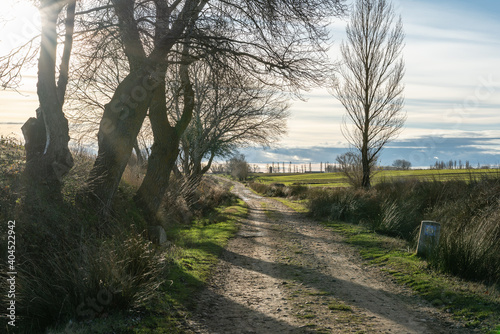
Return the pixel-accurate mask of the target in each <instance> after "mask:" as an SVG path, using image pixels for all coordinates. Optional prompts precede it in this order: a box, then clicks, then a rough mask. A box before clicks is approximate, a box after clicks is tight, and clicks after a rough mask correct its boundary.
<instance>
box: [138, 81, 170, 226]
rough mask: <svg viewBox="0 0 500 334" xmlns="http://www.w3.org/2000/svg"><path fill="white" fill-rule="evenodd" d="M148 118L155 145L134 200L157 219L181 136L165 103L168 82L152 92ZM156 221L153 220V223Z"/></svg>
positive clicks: (148, 214)
mask: <svg viewBox="0 0 500 334" xmlns="http://www.w3.org/2000/svg"><path fill="white" fill-rule="evenodd" d="M149 118H150V122H151V127H152V130H153V135H154V144H153V146H152V148H151V155H150V156H149V159H148V167H147V171H146V175H145V176H144V180H143V181H142V184H141V186H140V187H139V189H138V191H137V194H136V196H135V201H136V203H137V204H138V206H139V207H141V208H142V210H143V211H144V213H145V214H146V216H147V217H148V218H149V219H151V220H152V221H155V220H156V214H157V212H158V211H159V208H160V206H161V202H162V200H163V197H164V195H165V192H166V190H167V188H168V183H169V180H170V173H171V172H172V169H173V168H174V165H175V161H176V160H177V156H178V154H179V138H178V136H177V134H176V131H175V128H173V127H172V126H170V124H169V122H168V118H167V108H166V103H165V81H163V82H162V83H161V84H160V85H159V87H158V88H157V89H156V90H155V91H154V93H153V101H152V103H151V107H150V109H149ZM151 223H152V224H153V222H151Z"/></svg>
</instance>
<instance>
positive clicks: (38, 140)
mask: <svg viewBox="0 0 500 334" xmlns="http://www.w3.org/2000/svg"><path fill="white" fill-rule="evenodd" d="M64 8H66V12H65V13H63V9H64ZM75 9H76V0H41V1H40V2H39V11H40V16H41V23H42V30H41V39H40V47H39V50H40V55H39V58H38V84H37V94H38V100H39V103H40V106H39V108H38V109H37V111H36V117H32V118H30V119H29V120H28V121H27V122H26V123H25V124H24V125H23V127H22V131H23V135H24V139H25V148H26V169H25V175H26V179H27V180H28V183H29V186H30V187H31V189H30V191H29V195H30V196H34V197H32V198H37V197H50V198H51V199H52V200H53V201H57V200H58V199H59V200H61V199H62V197H61V186H62V177H63V176H64V175H65V174H66V173H67V172H68V171H69V170H70V169H71V168H72V167H73V157H72V156H71V153H70V151H69V148H68V142H69V134H68V121H67V119H66V117H65V116H64V113H63V104H64V98H65V94H66V86H67V83H68V73H69V60H70V55H71V50H72V46H73V30H74V17H75ZM61 16H63V17H64V24H63V30H64V42H63V50H62V55H61V61H60V63H59V64H57V58H58V23H59V18H60V17H61ZM18 51H19V50H18ZM32 51H33V46H32V44H31V42H30V43H29V46H28V51H27V53H26V54H25V55H26V56H25V57H24V58H23V57H21V61H20V62H18V63H16V64H15V66H13V68H15V69H20V68H21V66H22V65H23V64H24V63H25V62H29V60H30V58H31V57H33V55H32ZM11 56H12V54H11V55H9V56H8V57H7V58H4V60H7V62H4V65H5V64H6V66H7V67H4V69H6V68H8V66H9V63H8V60H9V59H13V58H12V57H11ZM58 67H59V70H58ZM18 74H19V72H16V71H15V72H9V71H8V70H7V72H5V71H4V72H3V73H2V76H3V77H4V80H6V81H4V85H8V84H12V83H13V80H14V81H15V79H14V78H15V77H16V76H17V75H18ZM5 78H6V79H5Z"/></svg>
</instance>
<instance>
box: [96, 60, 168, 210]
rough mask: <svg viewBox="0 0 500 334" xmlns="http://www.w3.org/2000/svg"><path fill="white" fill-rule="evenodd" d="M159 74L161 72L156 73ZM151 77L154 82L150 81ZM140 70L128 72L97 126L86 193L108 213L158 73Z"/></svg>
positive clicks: (155, 84) (159, 78) (158, 78)
mask: <svg viewBox="0 0 500 334" xmlns="http://www.w3.org/2000/svg"><path fill="white" fill-rule="evenodd" d="M160 72H161V71H160ZM151 74H153V76H154V77H155V78H157V79H154V78H153V79H151ZM156 74H157V72H153V73H152V71H151V70H149V71H148V70H147V69H142V70H139V71H137V72H134V73H130V74H129V75H128V76H127V77H126V78H125V79H124V80H123V81H122V82H121V83H120V85H119V86H118V88H117V90H116V92H115V94H114V95H113V97H112V99H111V101H110V103H109V104H107V105H106V107H105V109H104V114H103V117H102V120H101V123H100V125H99V132H98V143H99V151H98V155H97V159H96V161H95V163H94V166H93V168H92V170H91V172H90V177H89V180H88V189H87V194H88V195H90V197H92V198H94V199H95V200H97V201H98V203H99V206H100V209H101V210H102V211H103V213H107V212H109V210H110V208H111V203H112V200H113V197H114V195H115V193H116V191H117V189H118V185H119V184H120V180H121V177H122V174H123V171H124V170H125V167H126V166H127V162H128V160H129V158H130V155H131V154H132V149H133V147H134V143H135V140H136V138H137V134H138V133H139V131H140V129H141V126H142V123H143V121H144V118H145V117H146V112H147V110H148V107H149V104H150V101H151V95H152V94H151V89H152V88H153V87H157V86H158V82H160V81H161V73H159V74H158V76H156Z"/></svg>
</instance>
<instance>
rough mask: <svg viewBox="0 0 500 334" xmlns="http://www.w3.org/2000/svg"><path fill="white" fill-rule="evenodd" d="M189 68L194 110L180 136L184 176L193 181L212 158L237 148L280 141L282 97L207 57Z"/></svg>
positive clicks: (283, 120) (283, 118)
mask: <svg viewBox="0 0 500 334" xmlns="http://www.w3.org/2000/svg"><path fill="white" fill-rule="evenodd" d="M191 70H192V73H193V78H194V79H193V87H194V91H195V109H194V113H193V120H192V121H191V123H190V125H189V127H188V129H187V131H186V132H185V133H184V135H183V136H182V139H181V147H182V149H181V154H180V155H179V160H180V162H181V167H182V171H183V173H184V175H185V176H186V180H187V181H188V182H189V183H197V182H199V180H200V178H201V176H202V175H203V174H205V173H206V172H207V171H208V170H209V169H210V167H211V164H212V161H213V160H214V158H215V157H227V156H230V155H232V154H233V153H234V150H235V149H236V148H237V147H244V146H247V145H251V144H253V145H263V146H269V145H271V144H272V143H273V142H275V141H276V140H278V138H279V137H280V136H281V135H283V134H284V133H285V130H286V118H287V117H288V115H289V114H288V111H287V109H288V104H287V103H286V101H285V96H282V94H281V93H279V92H277V91H276V90H275V89H273V88H272V87H265V86H264V85H263V84H261V83H255V82H254V81H253V80H251V79H249V78H248V77H247V76H246V75H245V73H244V72H241V71H238V70H236V71H235V70H234V68H233V69H231V70H230V69H228V68H226V67H221V66H219V64H217V63H215V64H214V63H208V62H200V63H199V64H195V66H193V68H192V69H191ZM172 109H174V110H175V109H178V108H172ZM204 159H205V161H206V163H205V165H203V166H202V161H203V160H204Z"/></svg>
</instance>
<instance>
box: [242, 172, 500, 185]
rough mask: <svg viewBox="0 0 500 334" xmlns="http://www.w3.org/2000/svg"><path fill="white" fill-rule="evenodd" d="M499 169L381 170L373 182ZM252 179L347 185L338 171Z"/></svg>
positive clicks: (458, 176) (463, 176)
mask: <svg viewBox="0 0 500 334" xmlns="http://www.w3.org/2000/svg"><path fill="white" fill-rule="evenodd" d="M498 176H500V170H498V169H443V170H435V169H418V170H381V171H378V172H376V174H375V175H374V176H373V183H378V182H382V181H395V180H400V179H418V180H422V181H448V180H465V181H468V180H474V179H478V178H483V177H498ZM252 180H253V181H257V182H263V183H283V184H284V185H287V186H288V185H292V184H304V185H309V186H312V187H346V186H348V183H347V180H346V178H345V177H344V175H343V174H342V173H340V172H337V173H305V174H294V173H291V174H290V173H283V174H276V173H273V174H268V173H256V174H252Z"/></svg>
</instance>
